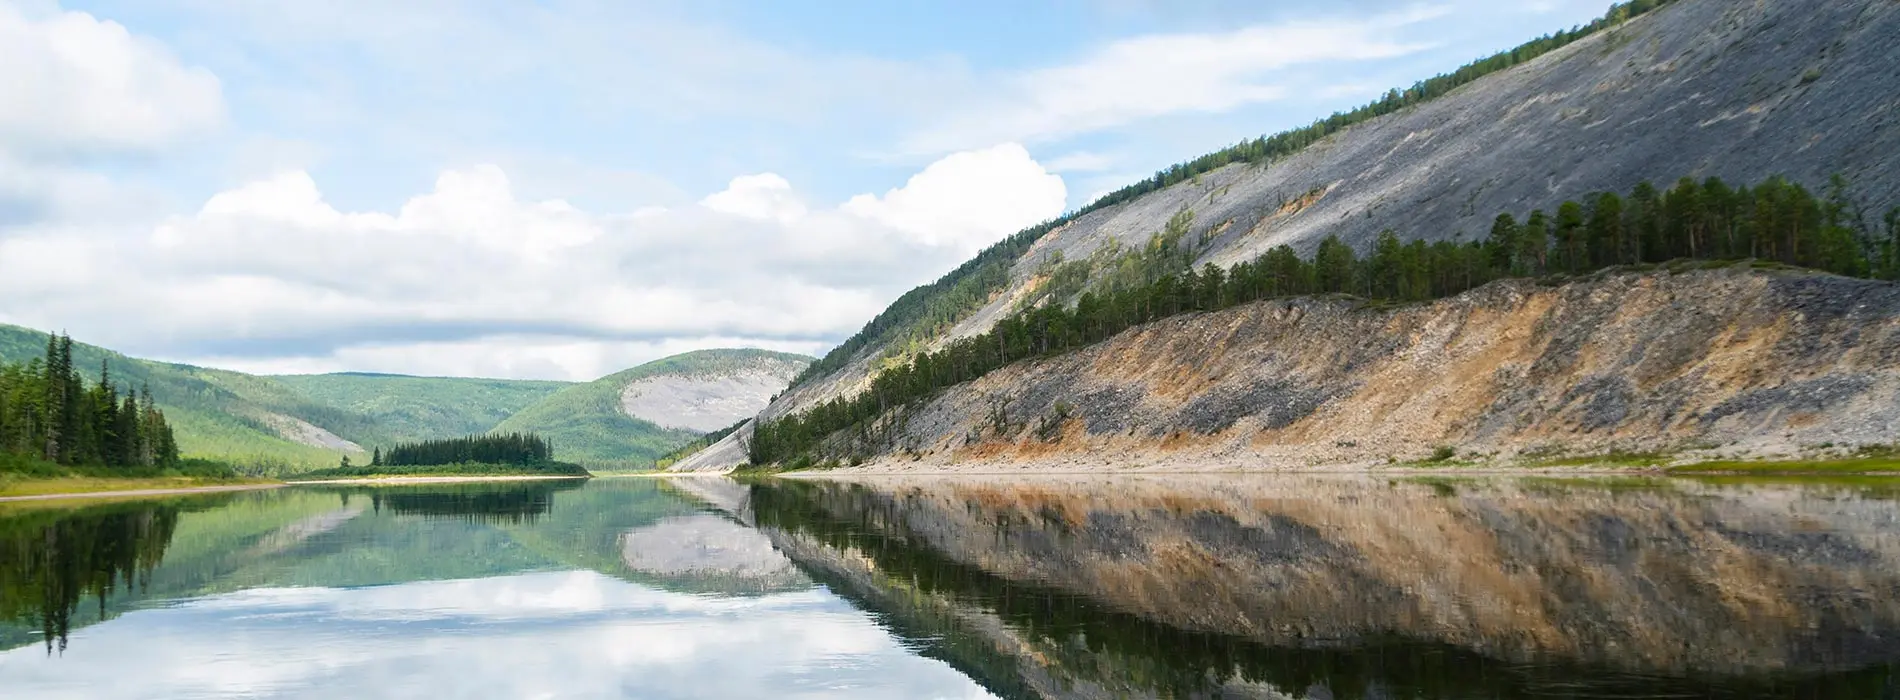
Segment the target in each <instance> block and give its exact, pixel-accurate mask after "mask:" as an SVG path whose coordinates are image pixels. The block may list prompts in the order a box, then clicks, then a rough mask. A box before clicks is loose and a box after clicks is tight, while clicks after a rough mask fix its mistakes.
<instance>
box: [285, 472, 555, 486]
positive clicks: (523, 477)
mask: <svg viewBox="0 0 1900 700" xmlns="http://www.w3.org/2000/svg"><path fill="white" fill-rule="evenodd" d="M588 478H592V477H586V476H567V475H560V476H536V475H527V474H507V475H494V476H384V477H364V478H359V479H312V480H308V481H290V482H285V483H286V484H289V485H292V486H304V485H312V484H356V485H363V486H395V485H402V484H460V483H472V482H478V481H548V480H553V479H588Z"/></svg>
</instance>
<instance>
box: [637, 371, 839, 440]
mask: <svg viewBox="0 0 1900 700" xmlns="http://www.w3.org/2000/svg"><path fill="white" fill-rule="evenodd" d="M806 364H808V363H805V362H791V361H768V360H767V359H763V358H762V359H761V360H760V361H759V363H758V366H757V367H756V368H747V369H741V370H735V371H733V372H730V373H726V374H717V375H661V376H657V377H647V378H644V379H637V380H634V381H632V382H629V383H628V384H627V387H626V388H625V389H622V390H621V392H620V410H622V411H625V412H626V414H627V415H629V416H632V417H634V418H638V419H640V420H644V421H647V422H649V423H653V424H654V425H658V426H660V427H662V428H674V429H680V430H691V431H694V432H701V433H710V432H712V431H715V430H719V429H720V428H724V427H726V426H729V425H732V424H733V423H737V422H739V421H741V420H744V419H746V418H750V417H752V416H753V415H756V414H757V413H758V412H759V411H760V410H761V409H764V408H765V405H766V404H767V403H769V402H770V401H771V400H772V396H773V395H774V394H777V393H778V392H780V391H784V390H785V385H786V384H790V383H791V382H792V378H793V377H796V376H798V373H799V371H801V370H803V369H805V365H806Z"/></svg>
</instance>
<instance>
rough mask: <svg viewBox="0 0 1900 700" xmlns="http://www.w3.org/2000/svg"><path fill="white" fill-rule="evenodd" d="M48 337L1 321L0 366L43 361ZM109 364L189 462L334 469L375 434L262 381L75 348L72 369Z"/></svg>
mask: <svg viewBox="0 0 1900 700" xmlns="http://www.w3.org/2000/svg"><path fill="white" fill-rule="evenodd" d="M46 338H47V336H46V334H45V333H42V332H39V331H35V330H32V329H28V328H21V327H18V326H9V325H3V324H0V361H8V362H20V361H26V360H30V359H32V358H35V357H42V356H44V354H45V350H46ZM102 360H110V362H111V371H112V376H113V381H114V382H116V383H118V384H120V385H121V386H125V387H128V388H136V387H141V386H145V387H150V388H151V391H152V395H153V397H154V398H155V399H156V400H157V402H158V404H159V407H160V408H162V409H164V411H165V415H166V418H167V420H169V421H170V423H171V424H172V428H173V430H174V431H175V432H176V433H177V437H178V445H179V449H180V451H181V452H182V453H183V454H184V456H186V457H210V458H214V459H219V460H224V461H229V462H232V463H234V464H237V465H238V466H240V467H243V468H246V469H247V470H249V471H253V472H258V473H278V472H282V471H286V470H300V469H302V468H307V467H314V466H325V465H334V464H335V463H336V461H337V458H338V456H339V455H340V454H341V453H346V452H360V451H362V450H361V447H360V446H359V445H358V441H363V440H368V439H370V438H373V437H375V436H376V435H377V434H378V433H377V430H376V427H375V424H374V422H373V421H371V420H369V419H367V418H365V417H363V416H361V415H358V414H355V413H353V412H350V411H348V410H345V409H340V408H337V407H334V406H329V405H326V404H323V403H319V402H316V401H312V400H310V399H309V398H306V397H304V396H302V395H301V394H299V393H297V391H296V390H294V389H292V388H290V387H288V386H285V385H283V384H281V383H278V382H277V381H275V380H273V379H270V378H267V377H257V376H252V375H248V374H243V373H240V372H230V371H225V370H217V369H207V368H204V367H193V366H190V365H180V364H171V363H165V362H154V361H151V360H141V359H136V358H130V357H126V356H124V355H121V354H119V353H117V352H113V351H111V350H107V349H105V348H101V347H98V346H94V345H86V344H84V343H78V342H75V343H73V364H74V365H75V366H76V367H77V368H78V369H79V370H80V372H81V373H82V374H84V375H85V376H87V377H88V378H90V379H94V380H96V379H97V378H98V375H99V365H100V362H101V361H102Z"/></svg>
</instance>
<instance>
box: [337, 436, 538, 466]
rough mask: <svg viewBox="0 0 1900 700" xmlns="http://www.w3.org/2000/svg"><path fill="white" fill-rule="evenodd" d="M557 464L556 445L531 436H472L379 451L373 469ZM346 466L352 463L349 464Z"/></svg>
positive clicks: (375, 453)
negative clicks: (462, 465) (448, 465)
mask: <svg viewBox="0 0 1900 700" xmlns="http://www.w3.org/2000/svg"><path fill="white" fill-rule="evenodd" d="M552 461H554V444H553V443H551V442H549V441H548V440H547V439H546V438H543V437H541V436H539V435H534V434H530V433H508V434H505V435H470V436H468V437H460V438H450V439H446V440H422V441H419V442H406V443H402V444H399V445H396V446H395V447H391V448H389V449H388V450H384V449H382V448H377V449H376V451H375V452H374V453H373V454H372V455H371V456H370V466H372V467H405V466H440V465H446V464H508V465H518V466H536V465H542V464H547V463H549V462H552ZM343 466H345V467H348V466H349V464H348V462H347V461H346V462H345V463H344V465H343Z"/></svg>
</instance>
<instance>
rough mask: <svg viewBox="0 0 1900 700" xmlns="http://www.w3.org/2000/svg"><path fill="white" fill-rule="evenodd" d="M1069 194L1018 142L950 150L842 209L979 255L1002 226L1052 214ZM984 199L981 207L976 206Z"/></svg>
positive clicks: (929, 242) (927, 240)
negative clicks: (893, 185)
mask: <svg viewBox="0 0 1900 700" xmlns="http://www.w3.org/2000/svg"><path fill="white" fill-rule="evenodd" d="M1067 198H1068V189H1067V188H1066V187H1064V186H1063V184H1062V178H1061V177H1058V176H1056V175H1052V174H1050V173H1049V172H1047V171H1046V170H1045V169H1044V168H1043V167H1042V166H1041V165H1039V164H1037V163H1036V161H1035V160H1033V159H1031V158H1030V157H1029V151H1027V150H1025V149H1024V148H1023V147H1022V146H1021V145H1020V144H1015V143H1008V144H1003V145H1001V146H996V147H993V148H988V149H984V150H980V151H967V152H964V153H957V154H954V155H951V156H949V157H947V158H944V159H943V160H939V161H937V162H935V163H932V164H930V167H927V168H924V171H923V172H921V173H918V174H916V175H914V176H912V177H911V178H910V181H909V182H906V183H904V186H903V187H900V188H897V189H893V190H891V191H889V192H886V193H884V196H882V197H875V196H872V195H868V194H861V195H858V196H856V197H852V198H851V200H850V201H847V202H845V203H844V207H843V209H844V211H845V212H847V213H851V214H855V215H858V216H861V217H864V218H866V219H869V220H872V221H878V222H882V223H884V224H886V225H888V226H890V227H892V228H894V229H896V230H899V231H903V232H904V233H906V234H909V235H910V236H912V237H914V238H915V239H916V240H918V241H920V242H922V243H924V244H926V245H933V246H949V247H951V248H953V249H956V250H962V251H964V252H965V253H974V252H976V251H977V249H979V248H981V247H983V246H984V245H987V244H990V243H993V242H995V241H996V239H997V236H996V232H997V231H1007V230H1010V229H1012V228H1021V227H1022V225H1023V224H1024V223H1025V222H1031V221H1036V220H1037V217H1038V216H1040V217H1042V218H1049V217H1052V216H1054V214H1055V213H1056V212H1058V211H1060V210H1061V206H1060V205H1059V204H1058V205H1056V206H1054V207H1052V206H1051V204H1052V203H1059V202H1063V201H1065V200H1066V199H1067ZM972 202H982V203H983V205H982V206H971V203H972Z"/></svg>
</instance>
